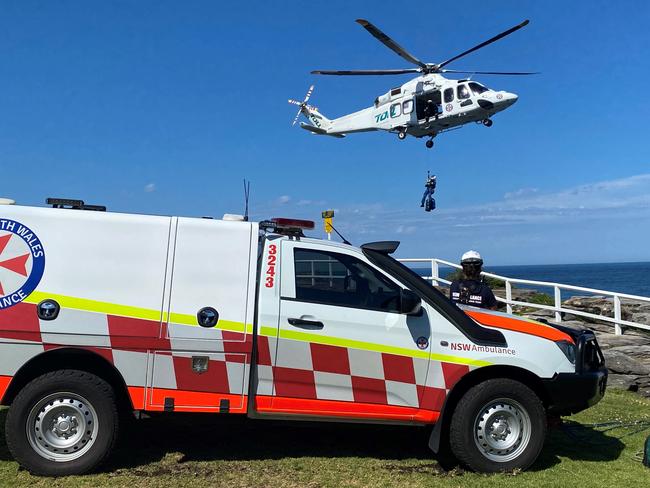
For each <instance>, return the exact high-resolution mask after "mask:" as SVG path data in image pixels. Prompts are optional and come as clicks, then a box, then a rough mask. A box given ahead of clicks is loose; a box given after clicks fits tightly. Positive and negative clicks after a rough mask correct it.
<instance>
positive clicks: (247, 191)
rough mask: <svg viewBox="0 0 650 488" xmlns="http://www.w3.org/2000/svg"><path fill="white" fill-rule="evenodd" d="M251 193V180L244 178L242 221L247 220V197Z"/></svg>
mask: <svg viewBox="0 0 650 488" xmlns="http://www.w3.org/2000/svg"><path fill="white" fill-rule="evenodd" d="M250 194H251V182H250V181H246V178H244V222H248V199H249V197H250Z"/></svg>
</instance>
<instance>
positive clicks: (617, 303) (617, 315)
mask: <svg viewBox="0 0 650 488" xmlns="http://www.w3.org/2000/svg"><path fill="white" fill-rule="evenodd" d="M614 320H616V322H614V334H616V335H621V334H623V329H622V327H621V297H619V296H618V295H614Z"/></svg>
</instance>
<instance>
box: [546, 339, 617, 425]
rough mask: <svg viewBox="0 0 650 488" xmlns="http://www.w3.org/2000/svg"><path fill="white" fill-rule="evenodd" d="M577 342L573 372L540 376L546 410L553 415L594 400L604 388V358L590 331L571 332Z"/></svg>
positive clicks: (601, 396)
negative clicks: (542, 377) (546, 378)
mask: <svg viewBox="0 0 650 488" xmlns="http://www.w3.org/2000/svg"><path fill="white" fill-rule="evenodd" d="M574 339H575V341H576V346H577V352H576V372H575V373H558V374H556V375H555V376H554V377H553V378H551V379H548V380H542V383H543V385H544V388H545V390H546V395H547V398H546V400H547V411H548V412H549V413H550V414H553V415H571V414H573V413H577V412H580V411H582V410H584V409H586V408H589V407H591V406H592V405H595V404H596V403H598V402H599V401H600V400H601V399H602V398H603V396H605V390H606V388H607V368H606V367H605V358H604V356H603V353H602V352H601V350H600V347H599V346H598V342H597V341H596V336H595V335H594V334H593V332H591V331H581V332H580V333H576V334H575V336H574Z"/></svg>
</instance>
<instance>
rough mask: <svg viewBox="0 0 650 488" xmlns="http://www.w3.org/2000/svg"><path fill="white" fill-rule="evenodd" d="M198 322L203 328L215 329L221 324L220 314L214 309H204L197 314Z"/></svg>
mask: <svg viewBox="0 0 650 488" xmlns="http://www.w3.org/2000/svg"><path fill="white" fill-rule="evenodd" d="M196 321H197V322H198V323H199V325H200V326H201V327H206V328H210V327H214V326H215V325H217V322H219V312H217V311H216V310H215V309H214V308H212V307H203V308H202V309H201V310H199V312H198V313H197V314H196Z"/></svg>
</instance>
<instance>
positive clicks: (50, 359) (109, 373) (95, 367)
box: [0, 346, 134, 412]
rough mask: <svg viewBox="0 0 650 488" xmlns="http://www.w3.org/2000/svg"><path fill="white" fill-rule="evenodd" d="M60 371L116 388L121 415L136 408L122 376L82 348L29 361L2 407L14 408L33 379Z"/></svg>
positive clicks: (61, 349)
mask: <svg viewBox="0 0 650 488" xmlns="http://www.w3.org/2000/svg"><path fill="white" fill-rule="evenodd" d="M59 369H76V370H79V371H85V372H87V373H91V374H94V375H96V376H98V377H100V378H102V379H103V380H104V381H106V382H107V383H108V384H109V385H111V386H112V387H113V390H114V391H115V396H116V399H117V402H118V408H119V409H120V410H121V411H124V412H126V411H127V410H133V409H134V406H133V403H132V401H131V397H130V395H129V392H128V389H127V386H126V382H125V381H124V378H123V377H122V374H121V373H120V372H119V371H118V369H117V368H116V367H115V365H113V364H112V363H111V362H110V361H108V360H107V359H106V358H105V357H103V356H102V355H101V354H99V353H97V352H94V351H91V350H88V349H83V348H78V347H65V346H64V347H59V348H56V349H51V350H49V351H45V352H42V353H40V354H38V355H37V356H34V357H33V358H31V359H30V360H29V361H27V362H26V363H25V364H24V365H23V366H21V367H20V369H19V370H18V371H17V372H16V374H15V375H14V376H13V378H12V379H11V382H10V383H9V386H8V387H7V390H6V391H5V394H4V395H3V397H2V401H0V404H2V405H11V403H12V402H13V400H14V398H15V397H16V395H18V393H19V392H20V390H22V389H23V388H24V387H25V385H27V384H28V383H29V382H30V381H32V380H33V379H35V378H37V377H39V376H41V375H43V374H45V373H49V372H51V371H56V370H59Z"/></svg>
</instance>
